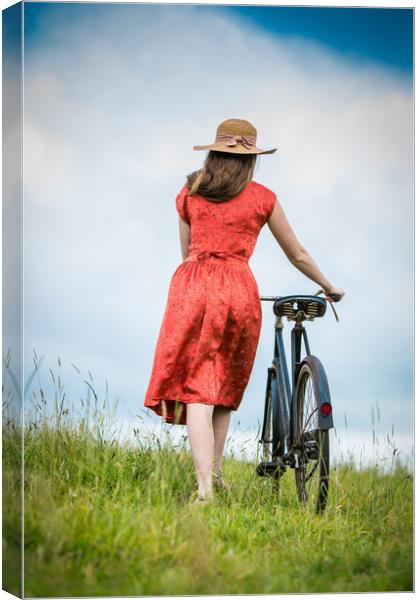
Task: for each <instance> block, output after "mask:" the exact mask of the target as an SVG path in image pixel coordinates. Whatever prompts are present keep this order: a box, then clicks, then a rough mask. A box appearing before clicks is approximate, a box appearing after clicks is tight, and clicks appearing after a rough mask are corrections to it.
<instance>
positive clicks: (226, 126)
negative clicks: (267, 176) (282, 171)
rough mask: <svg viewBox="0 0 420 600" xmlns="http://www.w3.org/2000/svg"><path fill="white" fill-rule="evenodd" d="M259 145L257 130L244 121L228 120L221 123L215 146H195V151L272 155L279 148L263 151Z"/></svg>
mask: <svg viewBox="0 0 420 600" xmlns="http://www.w3.org/2000/svg"><path fill="white" fill-rule="evenodd" d="M256 143H257V130H256V129H255V127H254V126H253V125H252V124H251V123H250V122H249V121H245V120H243V119H227V120H226V121H223V122H222V123H220V125H219V126H218V128H217V131H216V139H215V141H214V143H213V144H208V145H207V146H193V150H213V151H215V152H230V153H232V154H272V153H273V152H275V151H276V150H277V148H272V149H271V150H261V149H260V148H257V146H256V145H255V144H256Z"/></svg>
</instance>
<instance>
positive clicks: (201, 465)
mask: <svg viewBox="0 0 420 600" xmlns="http://www.w3.org/2000/svg"><path fill="white" fill-rule="evenodd" d="M213 409H214V406H212V405H208V404H201V403H192V404H187V419H186V421H187V423H186V424H187V431H188V439H189V443H190V447H191V454H192V458H193V462H194V466H195V472H196V476H197V483H198V494H199V496H207V497H212V496H213V479H212V476H213V472H212V468H213V457H214V435H213V428H212V414H213Z"/></svg>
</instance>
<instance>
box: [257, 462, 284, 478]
mask: <svg viewBox="0 0 420 600" xmlns="http://www.w3.org/2000/svg"><path fill="white" fill-rule="evenodd" d="M256 471H257V475H259V476H260V477H265V476H269V475H273V473H277V474H279V475H280V477H281V476H282V475H283V473H285V471H286V465H285V464H284V463H283V462H279V461H268V462H261V463H259V464H258V465H257V468H256Z"/></svg>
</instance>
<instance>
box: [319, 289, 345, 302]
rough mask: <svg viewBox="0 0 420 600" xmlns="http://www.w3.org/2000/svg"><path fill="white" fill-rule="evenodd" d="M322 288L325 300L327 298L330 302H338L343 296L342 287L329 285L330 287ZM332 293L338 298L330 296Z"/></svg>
mask: <svg viewBox="0 0 420 600" xmlns="http://www.w3.org/2000/svg"><path fill="white" fill-rule="evenodd" d="M322 289H323V290H324V294H325V296H326V298H327V300H329V301H330V302H340V300H341V299H342V298H343V296H344V294H345V291H344V290H343V289H342V288H337V287H334V286H333V287H331V288H322ZM332 294H335V295H337V296H338V300H337V299H334V297H331V296H332Z"/></svg>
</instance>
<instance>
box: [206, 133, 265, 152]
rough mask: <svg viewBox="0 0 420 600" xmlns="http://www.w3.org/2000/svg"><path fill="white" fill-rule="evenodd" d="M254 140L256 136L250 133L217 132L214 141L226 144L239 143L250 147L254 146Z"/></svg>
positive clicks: (234, 144) (233, 144)
mask: <svg viewBox="0 0 420 600" xmlns="http://www.w3.org/2000/svg"><path fill="white" fill-rule="evenodd" d="M256 141H257V138H256V137H255V136H251V135H235V134H228V133H218V134H217V135H216V142H224V143H225V144H226V146H236V145H237V144H238V143H240V144H242V145H243V146H244V147H245V148H248V149H251V148H254V147H255V144H256Z"/></svg>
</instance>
